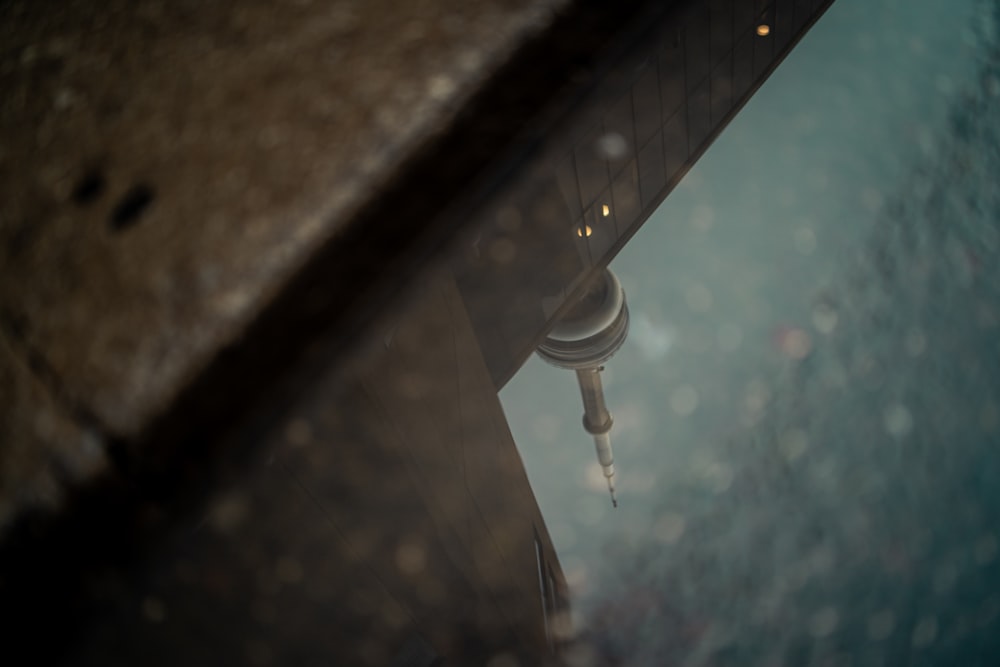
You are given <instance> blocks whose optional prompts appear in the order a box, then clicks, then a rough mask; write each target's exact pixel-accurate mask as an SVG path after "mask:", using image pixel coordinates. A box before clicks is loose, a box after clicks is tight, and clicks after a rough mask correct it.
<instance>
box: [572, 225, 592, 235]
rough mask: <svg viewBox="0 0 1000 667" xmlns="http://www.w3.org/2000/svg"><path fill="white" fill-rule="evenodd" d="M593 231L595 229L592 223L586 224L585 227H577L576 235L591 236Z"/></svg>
mask: <svg viewBox="0 0 1000 667" xmlns="http://www.w3.org/2000/svg"><path fill="white" fill-rule="evenodd" d="M593 233H594V230H593V229H591V228H590V225H584V226H583V227H577V228H576V235H577V236H580V237H583V236H590V235H591V234H593Z"/></svg>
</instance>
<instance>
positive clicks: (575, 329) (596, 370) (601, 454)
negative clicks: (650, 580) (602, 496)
mask: <svg viewBox="0 0 1000 667" xmlns="http://www.w3.org/2000/svg"><path fill="white" fill-rule="evenodd" d="M628 323H629V317H628V306H627V305H626V303H625V292H624V290H623V289H622V286H621V283H620V282H618V278H617V277H616V276H615V275H614V274H613V273H612V272H611V270H610V269H604V271H602V272H601V274H600V275H599V276H597V278H596V279H595V280H594V281H593V283H591V285H590V286H589V288H588V289H587V291H586V292H585V293H584V295H583V296H582V297H581V298H580V300H579V301H578V302H577V303H576V304H574V306H573V307H572V308H571V309H570V311H569V312H568V313H566V315H565V316H563V318H562V319H560V320H559V322H557V323H556V325H555V326H554V327H553V329H552V331H551V332H550V333H549V335H548V337H547V338H546V339H545V342H543V343H542V344H541V345H540V346H539V348H538V355H539V356H540V357H541V358H542V359H544V360H545V361H547V362H549V363H550V364H552V365H554V366H558V367H559V368H566V369H571V370H574V371H576V379H577V382H578V383H579V385H580V395H581V396H582V398H583V428H584V430H585V431H587V433H589V434H591V435H592V436H593V438H594V449H595V451H596V453H597V461H598V463H600V465H601V470H602V472H603V473H604V478H605V480H607V483H608V492H609V493H610V494H611V504H612V505H613V506H614V507H618V498H617V496H616V495H615V460H614V455H613V453H612V450H611V427H612V425H613V424H614V420H613V419H612V417H611V412H610V411H609V410H608V408H607V405H606V404H605V402H604V389H603V387H602V385H601V371H602V370H604V366H603V364H604V362H606V361H607V360H608V359H610V358H611V357H612V356H613V355H614V353H615V352H617V351H618V349H619V348H620V347H621V346H622V344H623V343H624V342H625V337H626V336H627V335H628Z"/></svg>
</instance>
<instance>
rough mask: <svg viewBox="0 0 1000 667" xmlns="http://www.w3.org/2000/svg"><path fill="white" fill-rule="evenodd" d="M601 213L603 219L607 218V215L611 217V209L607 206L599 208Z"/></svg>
mask: <svg viewBox="0 0 1000 667" xmlns="http://www.w3.org/2000/svg"><path fill="white" fill-rule="evenodd" d="M601 213H603V214H604V217H605V218H606V217H608V216H609V215H611V207H610V206H608V205H607V204H604V205H603V206H602V207H601Z"/></svg>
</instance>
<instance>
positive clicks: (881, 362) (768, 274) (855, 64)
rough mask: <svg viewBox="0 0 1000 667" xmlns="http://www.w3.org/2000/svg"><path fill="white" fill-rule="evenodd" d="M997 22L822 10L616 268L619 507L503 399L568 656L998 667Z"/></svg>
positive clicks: (917, 10) (554, 425) (531, 404)
mask: <svg viewBox="0 0 1000 667" xmlns="http://www.w3.org/2000/svg"><path fill="white" fill-rule="evenodd" d="M998 25H1000V9H998V7H997V3H994V2H985V1H973V0H970V1H968V2H953V3H952V2H948V3H945V2H922V3H901V2H891V1H884V2H877V3H876V2H860V1H856V2H851V1H850V0H839V2H837V3H835V4H834V7H833V9H831V10H830V12H829V13H828V15H827V16H826V17H824V19H823V20H822V21H821V22H820V23H819V24H818V25H817V26H816V28H815V29H814V31H813V33H811V34H810V35H809V36H808V37H807V39H806V40H805V41H804V42H803V43H802V44H801V45H800V46H799V47H798V50H797V51H796V52H795V53H793V54H792V56H791V57H790V58H789V60H788V61H787V62H786V63H785V64H783V65H782V67H781V69H779V71H778V72H777V73H776V74H775V75H774V77H772V80H771V81H769V82H768V83H767V84H766V85H765V86H764V87H763V88H762V89H761V91H760V92H759V93H758V96H757V98H755V100H754V101H752V102H751V104H749V105H748V106H747V108H746V109H745V110H744V111H743V113H742V114H741V116H739V117H738V118H737V119H736V120H735V121H734V122H733V124H732V126H731V127H730V128H729V129H727V130H726V133H724V134H723V136H722V137H721V138H720V139H719V140H718V141H717V143H716V144H715V145H714V146H713V147H712V149H711V150H710V151H709V152H708V153H707V154H706V155H705V157H704V158H703V160H702V163H700V164H699V166H698V168H696V169H695V170H694V171H693V172H692V173H691V174H690V175H689V177H688V178H687V179H686V181H685V183H684V184H682V186H681V187H680V188H679V189H678V190H677V191H676V192H675V193H674V194H672V195H671V197H670V198H668V200H667V202H666V203H665V204H664V206H663V208H662V209H661V211H659V212H658V213H657V216H654V218H653V219H651V220H650V221H649V222H647V223H646V227H645V228H644V229H643V230H642V231H641V232H640V234H639V235H638V236H637V237H636V239H635V241H634V242H633V243H632V244H631V245H630V246H629V247H628V248H626V249H625V250H624V251H623V252H622V254H621V255H620V256H619V258H618V259H617V260H616V263H615V265H614V268H615V270H616V271H617V272H618V273H619V275H620V276H621V277H622V281H623V284H624V285H625V289H626V292H627V293H628V296H629V299H630V303H631V308H632V312H633V328H632V332H631V334H630V341H629V342H628V343H627V344H626V348H625V349H623V350H622V351H621V352H620V353H619V355H617V356H616V357H615V359H614V360H613V361H612V362H611V363H610V364H609V365H608V378H607V380H608V381H607V396H608V402H609V404H610V405H611V407H612V410H613V411H614V412H615V416H616V426H615V431H614V434H613V435H614V438H615V448H616V461H617V463H618V468H619V478H620V479H619V488H620V496H621V499H622V507H621V508H620V509H619V510H618V511H612V510H611V509H610V507H609V506H608V504H607V499H606V496H605V495H604V491H603V488H602V487H601V485H600V483H599V482H600V481H601V480H600V478H599V477H596V478H595V477H594V476H593V471H592V466H593V461H592V459H593V456H592V452H591V451H590V449H589V443H588V441H587V439H586V437H585V434H583V433H582V432H579V427H578V424H579V422H578V414H579V407H578V406H576V405H575V401H576V400H578V396H577V395H576V393H575V389H574V387H573V386H572V384H573V380H572V378H571V377H562V376H560V375H558V373H557V372H556V371H554V370H553V369H550V368H546V367H544V366H541V365H534V364H529V365H528V367H526V369H525V370H524V371H523V373H522V375H521V376H519V377H518V378H515V381H514V382H512V384H511V386H509V387H508V388H507V389H506V390H505V393H504V395H503V398H504V402H505V406H506V409H507V410H508V412H509V414H510V417H511V421H512V423H513V429H514V434H515V440H516V441H517V442H518V443H519V447H521V449H522V452H523V455H524V458H525V461H526V464H527V467H528V472H529V476H530V477H531V478H532V481H533V486H534V487H535V488H536V492H537V494H538V498H539V503H540V505H541V507H542V510H543V513H545V515H546V520H547V522H548V523H549V524H550V526H551V528H552V533H553V538H554V541H555V543H556V547H557V549H559V551H560V556H561V558H562V561H563V566H564V569H565V570H566V573H567V576H568V579H569V581H570V583H571V586H573V589H574V594H575V595H574V598H575V603H576V608H577V618H576V621H577V622H576V625H577V628H578V630H580V632H581V634H582V635H583V638H582V639H581V640H580V641H579V642H578V643H577V645H576V646H575V648H574V649H573V650H571V656H572V657H573V659H574V660H576V661H577V662H578V663H579V664H591V662H588V661H596V662H593V664H605V663H606V662H609V661H610V662H617V663H620V664H627V665H673V664H690V665H743V664H754V665H758V664H759V665H806V664H809V665H813V664H815V665H828V664H829V665H910V664H912V665H994V664H1000V455H998V450H997V447H998V446H1000V186H998V183H1000V50H998V48H1000V47H998V46H997V34H998V30H997V26H998ZM797 68H798V69H797ZM543 389H544V391H545V392H546V393H547V395H548V396H558V398H553V399H549V400H546V401H541V400H537V399H538V396H539V392H540V391H542V390H543ZM560 391H561V393H560ZM539 406H543V407H539ZM555 470H563V471H571V472H572V474H569V475H562V476H561V477H560V476H558V475H553V474H552V473H553V471H555ZM595 482H596V483H595Z"/></svg>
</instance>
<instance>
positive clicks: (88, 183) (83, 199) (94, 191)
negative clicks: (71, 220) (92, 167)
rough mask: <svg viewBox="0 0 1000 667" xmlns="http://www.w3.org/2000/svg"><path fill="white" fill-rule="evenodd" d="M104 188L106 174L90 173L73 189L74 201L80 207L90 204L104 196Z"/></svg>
mask: <svg viewBox="0 0 1000 667" xmlns="http://www.w3.org/2000/svg"><path fill="white" fill-rule="evenodd" d="M104 186H105V183H104V174H102V173H101V172H99V171H89V172H87V173H86V174H84V176H83V178H81V179H80V180H79V181H78V182H77V184H76V187H74V188H73V201H74V202H76V203H77V204H79V205H80V206H83V205H84V204H89V203H91V202H93V201H95V200H97V199H98V198H99V197H100V196H101V195H102V194H104Z"/></svg>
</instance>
